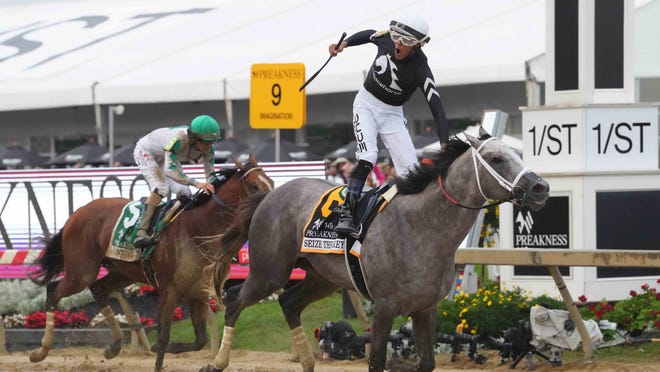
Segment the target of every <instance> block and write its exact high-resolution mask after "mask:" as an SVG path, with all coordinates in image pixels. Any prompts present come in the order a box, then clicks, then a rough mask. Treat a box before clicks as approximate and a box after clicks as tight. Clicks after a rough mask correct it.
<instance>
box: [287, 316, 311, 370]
mask: <svg viewBox="0 0 660 372" xmlns="http://www.w3.org/2000/svg"><path fill="white" fill-rule="evenodd" d="M291 335H292V336H293V345H294V347H295V348H296V351H297V352H298V355H299V356H300V364H301V365H302V367H303V370H304V371H313V370H314V364H315V363H316V362H315V361H314V353H313V352H312V347H311V345H310V344H309V342H307V337H306V336H305V331H304V330H303V327H302V326H299V327H296V328H294V329H292V330H291Z"/></svg>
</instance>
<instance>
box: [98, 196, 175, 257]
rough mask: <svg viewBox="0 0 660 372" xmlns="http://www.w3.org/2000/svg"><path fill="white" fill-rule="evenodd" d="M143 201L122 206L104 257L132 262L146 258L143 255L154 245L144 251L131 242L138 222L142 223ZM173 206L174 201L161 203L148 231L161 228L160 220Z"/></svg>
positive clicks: (149, 251) (138, 225)
mask: <svg viewBox="0 0 660 372" xmlns="http://www.w3.org/2000/svg"><path fill="white" fill-rule="evenodd" d="M145 201H146V198H142V199H140V200H136V201H132V202H130V203H128V204H126V205H125V206H124V208H123V209H122V211H121V214H120V215H119V218H118V219H117V222H116V223H115V227H114V229H113V230H112V235H111V238H110V243H109V244H108V249H107V251H106V253H105V255H106V257H109V258H114V259H117V260H122V261H128V262H134V261H138V260H140V259H141V258H147V257H144V254H145V253H148V254H150V253H151V251H152V249H153V245H155V243H154V244H152V245H151V246H148V247H145V248H144V250H141V249H138V248H136V247H134V246H133V240H135V235H136V234H137V230H138V228H139V227H140V222H141V221H142V212H143V211H144V202H145ZM173 204H174V201H170V202H167V203H166V202H164V201H161V203H160V205H159V206H158V208H157V209H156V212H155V213H154V217H153V218H152V220H151V228H150V230H151V229H156V228H159V227H161V228H162V226H161V223H160V220H161V219H162V218H163V216H164V215H165V213H166V212H167V211H168V210H169V209H170V208H171V207H172V205H173Z"/></svg>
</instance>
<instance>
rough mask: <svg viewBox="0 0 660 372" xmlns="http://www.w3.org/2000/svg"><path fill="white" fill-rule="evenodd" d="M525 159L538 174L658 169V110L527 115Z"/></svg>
mask: <svg viewBox="0 0 660 372" xmlns="http://www.w3.org/2000/svg"><path fill="white" fill-rule="evenodd" d="M523 156H524V159H525V163H526V164H527V165H528V166H529V167H531V168H533V169H534V170H535V171H538V172H590V171H628V170H657V169H658V108H657V107H656V106H643V105H612V106H584V107H567V108H553V109H545V108H544V109H539V110H536V109H534V110H525V111H523Z"/></svg>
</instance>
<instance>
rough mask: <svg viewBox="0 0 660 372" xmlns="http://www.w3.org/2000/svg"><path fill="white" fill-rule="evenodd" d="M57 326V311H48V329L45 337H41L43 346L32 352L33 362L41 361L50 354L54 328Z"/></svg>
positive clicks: (31, 358) (45, 330)
mask: <svg viewBox="0 0 660 372" xmlns="http://www.w3.org/2000/svg"><path fill="white" fill-rule="evenodd" d="M54 328H55V313H54V312H52V311H48V312H46V329H44V337H43V338H42V339H41V347H40V348H39V349H37V350H35V351H33V352H32V353H31V354H30V361H31V362H40V361H42V360H44V359H45V358H46V357H47V356H48V352H49V351H50V348H51V347H52V346H53V336H54V335H53V329H54Z"/></svg>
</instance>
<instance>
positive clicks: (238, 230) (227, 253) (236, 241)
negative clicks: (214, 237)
mask: <svg viewBox="0 0 660 372" xmlns="http://www.w3.org/2000/svg"><path fill="white" fill-rule="evenodd" d="M267 194H268V192H259V193H256V194H253V195H250V196H249V197H247V198H245V199H243V200H242V201H241V203H240V204H239V206H238V208H237V209H236V212H234V222H233V223H232V225H231V226H230V227H229V229H227V231H226V232H225V233H224V234H222V235H221V236H220V254H219V255H218V258H217V259H216V262H215V275H214V276H213V285H214V286H215V292H216V293H217V295H218V296H221V295H222V288H223V287H224V285H225V281H226V280H227V277H228V276H229V271H230V270H231V260H232V258H234V257H236V255H237V254H238V251H240V250H241V247H242V246H243V244H245V242H246V241H247V238H248V230H249V228H250V223H251V222H252V215H253V214H254V211H255V210H256V209H257V207H258V206H259V204H260V203H261V201H262V200H263V199H264V198H265V197H266V195H267Z"/></svg>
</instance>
